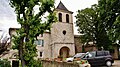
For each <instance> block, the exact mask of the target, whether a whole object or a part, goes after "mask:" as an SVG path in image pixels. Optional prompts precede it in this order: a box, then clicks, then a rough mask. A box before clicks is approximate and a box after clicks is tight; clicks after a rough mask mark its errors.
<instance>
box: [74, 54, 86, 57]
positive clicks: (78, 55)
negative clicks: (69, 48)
mask: <svg viewBox="0 0 120 67" xmlns="http://www.w3.org/2000/svg"><path fill="white" fill-rule="evenodd" d="M84 54H85V53H77V54H76V55H74V57H81V56H83V55H84Z"/></svg>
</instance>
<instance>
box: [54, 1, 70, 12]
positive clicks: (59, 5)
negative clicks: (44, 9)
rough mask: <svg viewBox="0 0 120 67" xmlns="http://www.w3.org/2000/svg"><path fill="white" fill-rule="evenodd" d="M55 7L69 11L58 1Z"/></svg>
mask: <svg viewBox="0 0 120 67" xmlns="http://www.w3.org/2000/svg"><path fill="white" fill-rule="evenodd" d="M56 9H61V10H65V11H69V10H68V9H67V8H66V7H65V6H64V4H63V3H62V2H61V1H60V3H59V4H58V6H57V8H56Z"/></svg>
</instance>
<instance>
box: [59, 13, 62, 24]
mask: <svg viewBox="0 0 120 67" xmlns="http://www.w3.org/2000/svg"><path fill="white" fill-rule="evenodd" d="M59 22H62V13H59Z"/></svg>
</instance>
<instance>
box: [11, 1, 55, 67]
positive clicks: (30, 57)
mask: <svg viewBox="0 0 120 67" xmlns="http://www.w3.org/2000/svg"><path fill="white" fill-rule="evenodd" d="M10 5H11V6H12V7H13V8H15V12H16V14H17V21H18V22H19V24H20V25H21V28H20V29H19V30H17V31H16V32H17V36H14V38H13V40H14V44H15V45H14V46H13V48H14V49H18V50H19V58H20V60H21V64H22V66H23V67H24V66H27V67H39V65H38V66H37V62H38V61H36V60H35V59H34V57H36V56H37V54H36V52H37V49H36V45H34V41H35V40H36V39H37V36H38V35H39V34H43V33H44V32H45V31H46V30H50V26H51V24H52V23H53V22H55V21H56V19H57V18H56V17H55V13H54V12H53V10H54V0H10ZM35 6H38V8H39V10H38V12H37V13H35V11H34V7H35ZM46 13H49V15H48V16H46V15H45V14H46ZM43 17H46V18H45V19H46V21H43V20H42V18H43Z"/></svg>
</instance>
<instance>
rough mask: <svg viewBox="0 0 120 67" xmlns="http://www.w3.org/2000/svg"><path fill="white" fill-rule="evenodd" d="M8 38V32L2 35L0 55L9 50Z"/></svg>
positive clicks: (0, 36)
mask: <svg viewBox="0 0 120 67" xmlns="http://www.w3.org/2000/svg"><path fill="white" fill-rule="evenodd" d="M8 40H9V37H7V34H5V33H3V34H2V35H0V55H1V54H3V53H4V52H5V51H7V48H9V43H8Z"/></svg>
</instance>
